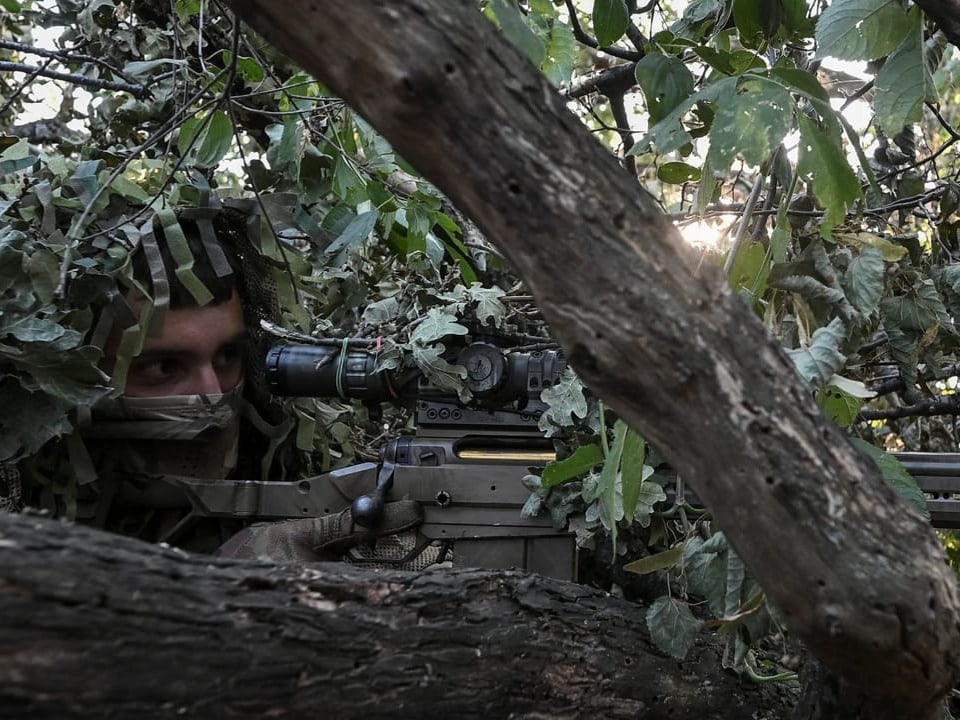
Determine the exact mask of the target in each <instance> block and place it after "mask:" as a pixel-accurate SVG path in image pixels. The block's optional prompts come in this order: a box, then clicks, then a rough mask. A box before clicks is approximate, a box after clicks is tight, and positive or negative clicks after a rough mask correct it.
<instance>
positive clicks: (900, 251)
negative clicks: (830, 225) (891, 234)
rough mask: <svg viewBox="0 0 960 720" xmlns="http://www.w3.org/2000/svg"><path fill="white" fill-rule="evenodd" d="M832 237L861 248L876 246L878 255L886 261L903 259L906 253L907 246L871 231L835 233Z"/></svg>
mask: <svg viewBox="0 0 960 720" xmlns="http://www.w3.org/2000/svg"><path fill="white" fill-rule="evenodd" d="M834 239H836V240H839V241H840V242H843V243H845V244H847V245H852V246H853V247H855V248H860V249H861V250H862V249H863V248H866V247H872V248H876V249H877V250H879V251H880V256H881V257H882V258H883V259H884V260H886V261H887V262H898V261H899V260H903V258H904V256H905V255H906V254H907V248H905V247H904V246H903V245H898V244H897V243H895V242H891V241H890V240H888V239H887V238H885V237H882V236H880V235H877V234H875V233H871V232H859V233H856V234H854V233H837V234H835V235H834Z"/></svg>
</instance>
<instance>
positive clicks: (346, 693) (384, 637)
mask: <svg viewBox="0 0 960 720" xmlns="http://www.w3.org/2000/svg"><path fill="white" fill-rule="evenodd" d="M643 613H644V608H642V607H640V606H637V605H633V604H631V603H628V602H626V601H623V600H618V599H616V598H613V597H611V596H609V595H608V594H606V593H604V592H602V591H599V590H594V589H591V588H587V587H584V586H582V585H576V584H572V583H565V582H561V581H559V580H551V579H548V578H543V577H539V576H533V575H527V574H525V573H522V572H519V571H489V570H438V571H434V572H426V573H423V574H413V573H406V572H399V571H395V572H380V571H370V570H360V569H358V568H355V567H351V566H344V565H341V564H318V565H316V566H311V567H278V566H276V565H270V564H266V563H247V562H240V561H231V560H223V559H215V558H210V557H204V556H198V555H187V554H185V553H183V552H181V551H178V550H173V549H169V548H163V547H158V546H154V545H148V544H145V543H141V542H139V541H137V540H133V539H130V538H122V537H116V536H113V535H108V534H106V533H102V532H99V531H97V530H92V529H90V528H83V527H72V526H70V525H66V524H63V523H59V522H55V521H52V520H47V519H43V518H37V517H30V516H11V515H0V707H2V708H3V711H2V715H3V717H4V718H7V719H8V720H13V719H14V718H23V719H24V720H27V719H29V720H44V718H50V719H51V720H54V719H56V720H61V718H65V717H69V718H96V719H97V720H99V719H100V718H104V717H120V718H132V717H147V718H164V717H200V718H204V719H205V720H210V719H216V718H244V717H247V718H253V717H272V718H305V719H309V720H315V719H316V718H318V717H329V718H338V719H344V720H348V719H349V718H358V719H360V720H376V718H390V719H391V720H392V719H393V718H421V717H423V718H441V717H462V718H484V720H490V719H493V718H507V717H512V718H539V719H546V718H637V717H643V718H645V719H646V720H657V719H659V718H664V719H665V718H677V717H689V718H700V719H701V720H740V719H741V718H746V717H751V718H766V719H768V720H773V719H775V718H777V719H779V718H784V719H785V718H787V717H789V708H790V706H791V703H790V698H789V697H788V696H787V697H784V696H782V695H781V691H780V690H779V689H770V688H766V687H765V688H763V689H761V688H760V687H758V686H756V685H751V684H749V683H746V684H744V683H741V681H740V680H739V678H737V676H735V675H733V674H732V673H726V672H723V671H721V670H720V661H719V656H720V653H719V650H718V649H717V648H716V647H715V646H714V645H712V644H710V643H709V642H708V641H707V640H704V641H702V642H700V643H698V645H697V646H696V647H695V648H694V650H693V651H692V653H691V656H690V657H689V658H688V659H687V660H686V661H685V662H684V663H682V664H681V663H678V662H677V661H675V660H673V659H671V658H668V657H665V656H664V655H662V654H661V653H659V652H657V651H656V650H655V649H653V647H652V646H651V644H650V641H649V638H648V636H647V634H646V623H645V622H644V619H643Z"/></svg>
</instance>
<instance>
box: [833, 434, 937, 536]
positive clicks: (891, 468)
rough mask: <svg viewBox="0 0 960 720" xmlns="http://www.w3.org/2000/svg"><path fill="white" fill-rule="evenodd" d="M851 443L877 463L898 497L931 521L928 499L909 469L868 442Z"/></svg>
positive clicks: (857, 441) (852, 441)
mask: <svg viewBox="0 0 960 720" xmlns="http://www.w3.org/2000/svg"><path fill="white" fill-rule="evenodd" d="M850 442H851V443H853V446H854V447H855V448H857V449H858V450H859V451H860V452H862V453H863V454H864V455H866V456H867V457H869V458H870V459H871V460H873V462H874V463H876V465H877V467H878V468H880V472H881V474H882V475H883V479H884V480H885V481H886V482H887V484H888V485H890V487H892V488H893V489H894V490H896V492H897V495H899V496H900V497H901V498H902V499H903V500H905V501H906V502H907V503H908V504H910V505H912V506H913V507H914V509H915V510H917V511H918V512H919V513H920V514H921V515H923V517H924V518H926V519H927V520H929V519H930V509H929V508H928V507H927V499H926V496H925V495H924V494H923V490H921V489H920V486H919V485H918V484H917V481H916V480H915V479H914V477H913V475H911V474H910V473H909V472H907V469H906V468H905V467H904V466H903V465H902V464H901V463H900V461H899V460H897V458H895V457H894V456H893V455H891V454H890V453H888V452H884V451H883V450H881V449H880V448H878V447H875V446H874V445H871V444H870V443H868V442H867V441H866V440H861V439H860V438H850Z"/></svg>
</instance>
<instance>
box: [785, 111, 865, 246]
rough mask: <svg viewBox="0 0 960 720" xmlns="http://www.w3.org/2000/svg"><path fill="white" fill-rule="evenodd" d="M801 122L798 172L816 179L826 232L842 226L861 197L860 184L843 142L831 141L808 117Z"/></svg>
mask: <svg viewBox="0 0 960 720" xmlns="http://www.w3.org/2000/svg"><path fill="white" fill-rule="evenodd" d="M797 118H798V119H799V121H800V162H799V165H798V172H800V173H801V174H808V175H810V176H812V177H813V193H814V195H816V196H817V200H819V201H820V204H821V205H822V206H823V207H824V209H825V210H826V212H825V214H824V218H823V222H824V229H825V232H826V233H829V231H830V229H831V228H833V227H835V226H837V225H839V224H840V223H841V222H843V220H844V217H845V216H846V212H847V207H848V206H850V205H853V203H855V202H856V201H857V200H859V199H860V198H861V196H862V191H861V189H860V181H859V180H858V179H857V176H856V173H854V172H853V169H852V168H851V167H850V165H849V163H847V159H846V157H845V156H844V153H843V149H842V148H841V147H840V139H839V138H838V137H831V136H830V135H829V134H828V133H827V132H826V131H825V130H823V129H822V128H820V127H818V126H817V125H815V124H814V122H813V121H812V120H810V119H809V118H808V117H807V116H806V115H803V114H802V113H801V114H799V115H797Z"/></svg>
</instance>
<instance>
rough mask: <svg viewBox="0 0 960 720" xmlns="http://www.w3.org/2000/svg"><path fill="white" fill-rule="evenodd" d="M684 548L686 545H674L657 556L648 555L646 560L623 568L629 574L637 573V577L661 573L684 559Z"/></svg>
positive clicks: (631, 563)
mask: <svg viewBox="0 0 960 720" xmlns="http://www.w3.org/2000/svg"><path fill="white" fill-rule="evenodd" d="M683 547H684V543H680V544H679V545H674V546H673V547H672V548H670V549H669V550H664V551H663V552H659V553H657V554H656V555H648V556H647V557H645V558H640V559H639V560H634V561H633V562H630V563H627V564H626V565H624V566H623V569H624V570H626V571H627V572H632V573H636V574H637V575H649V574H650V573H654V572H659V571H660V570H667V569H669V568H672V567H676V566H677V565H679V564H680V560H681V559H682V558H683Z"/></svg>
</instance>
